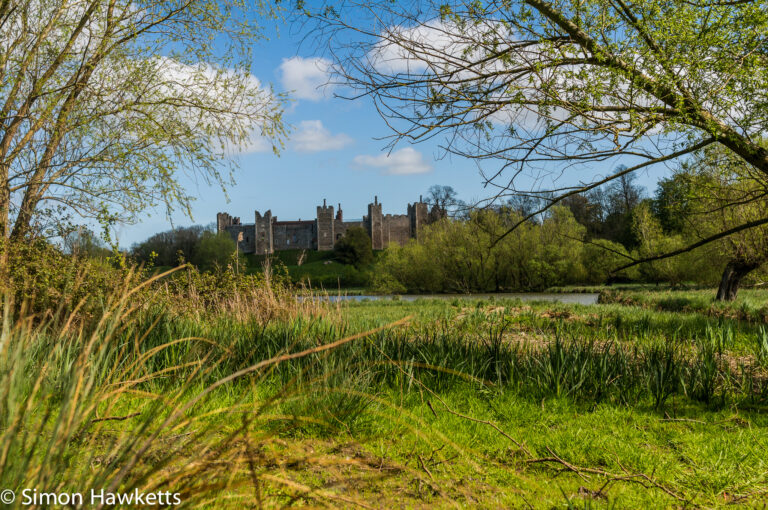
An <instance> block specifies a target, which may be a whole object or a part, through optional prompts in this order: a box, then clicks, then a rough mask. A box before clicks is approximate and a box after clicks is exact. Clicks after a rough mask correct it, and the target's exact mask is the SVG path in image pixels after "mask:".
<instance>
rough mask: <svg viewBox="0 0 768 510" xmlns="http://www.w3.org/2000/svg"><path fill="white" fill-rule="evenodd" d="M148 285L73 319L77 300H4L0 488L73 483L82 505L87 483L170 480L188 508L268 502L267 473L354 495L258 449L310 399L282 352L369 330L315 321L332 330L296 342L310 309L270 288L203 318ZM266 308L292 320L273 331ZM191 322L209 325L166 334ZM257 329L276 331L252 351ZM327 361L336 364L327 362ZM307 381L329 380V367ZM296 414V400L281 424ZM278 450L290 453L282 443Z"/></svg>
mask: <svg viewBox="0 0 768 510" xmlns="http://www.w3.org/2000/svg"><path fill="white" fill-rule="evenodd" d="M129 280H130V279H129ZM156 283H157V282H156V281H154V280H149V281H147V282H145V283H144V284H142V287H140V288H125V289H123V290H122V291H121V292H116V293H115V294H113V295H109V296H108V299H107V301H106V302H105V303H104V306H103V310H102V313H101V314H99V315H98V316H97V317H83V316H81V315H79V314H78V309H77V307H76V309H75V310H74V311H72V312H70V313H68V312H63V311H61V310H60V311H59V312H54V313H46V314H44V315H43V316H42V317H41V315H40V314H35V313H32V312H31V311H30V310H28V309H26V308H25V307H24V306H21V307H14V306H13V305H12V303H10V301H9V299H10V298H7V299H6V303H5V306H4V307H3V316H2V328H0V430H1V431H2V432H1V433H0V487H2V488H3V489H11V490H14V491H16V493H17V495H18V499H17V503H19V502H20V501H21V497H22V496H21V495H22V491H23V490H24V489H30V490H37V491H40V492H45V493H81V494H84V495H85V496H84V497H85V506H88V499H87V498H88V497H89V494H90V491H91V490H95V491H97V492H98V491H105V492H106V493H118V492H119V493H121V494H128V493H131V492H132V491H134V490H139V491H141V492H142V493H164V492H165V491H170V492H171V493H176V494H177V497H178V498H179V500H180V501H182V502H183V504H185V505H187V506H198V505H206V504H210V503H211V502H212V501H214V500H215V501H216V504H215V507H216V508H221V507H225V506H240V505H241V504H242V503H241V502H239V501H240V500H248V501H251V500H253V499H254V498H255V499H256V500H257V501H259V502H261V503H264V502H265V501H269V500H270V498H272V503H273V504H274V503H275V500H274V498H275V497H278V499H277V501H279V497H280V494H282V493H281V492H280V491H277V492H275V490H274V489H271V490H269V491H266V489H265V488H264V487H265V485H270V486H281V487H283V488H284V489H286V490H287V491H288V492H289V493H299V494H300V495H301V497H309V498H310V499H318V498H319V499H321V500H322V499H326V500H337V501H340V502H344V503H355V500H354V498H350V497H346V496H344V495H341V494H336V493H333V492H328V491H323V490H319V489H318V488H317V487H312V486H309V485H307V484H302V483H299V482H297V481H295V480H291V479H289V478H288V477H286V474H285V472H284V470H283V469H282V467H281V465H280V463H279V462H277V461H276V460H275V459H273V460H270V459H269V457H270V456H271V455H275V454H268V453H265V449H267V450H268V449H269V447H270V446H273V445H274V444H275V441H276V439H277V437H278V436H277V435H276V434H278V433H284V432H285V431H286V430H289V429H290V426H291V424H290V423H289V424H288V425H287V426H288V427H289V428H288V429H286V428H285V427H282V428H277V429H276V428H275V427H274V426H273V424H274V423H280V422H281V419H280V418H279V416H278V418H277V420H276V419H275V412H276V410H278V408H280V407H281V406H282V407H286V406H290V405H292V404H291V402H297V401H299V402H306V401H307V400H308V399H310V398H312V397H313V396H312V395H309V394H307V393H306V392H303V393H302V391H303V387H302V386H301V385H296V384H295V381H294V382H293V383H291V382H290V381H289V379H290V378H289V377H288V374H291V375H292V377H293V378H294V379H295V378H296V377H297V376H300V375H301V370H300V369H299V370H295V369H292V368H283V367H284V366H285V365H286V364H287V362H289V361H292V360H297V359H301V358H303V357H319V358H318V359H322V353H323V352H325V351H329V350H331V349H333V348H336V347H338V346H341V345H343V344H345V343H347V342H351V341H353V340H358V339H360V338H364V337H366V336H367V333H365V332H363V333H359V334H357V335H352V336H347V337H346V338H343V339H342V340H339V338H340V337H339V336H338V335H337V333H339V329H337V328H335V327H334V326H333V325H332V324H330V323H329V322H327V321H326V324H325V326H323V331H324V332H325V335H324V339H326V338H331V337H332V338H333V340H334V341H335V342H330V343H328V342H323V341H317V340H318V339H313V340H312V341H308V340H306V339H305V338H306V337H305V335H306V333H307V330H306V328H305V325H306V327H309V328H310V329H313V328H314V329H313V330H317V328H318V327H319V326H317V325H315V322H316V319H313V318H312V317H315V315H313V314H310V313H306V312H307V311H308V309H307V306H308V305H303V304H300V303H297V302H296V301H295V300H293V299H290V298H288V297H287V296H279V295H276V294H275V292H274V290H273V289H272V288H271V286H266V288H262V289H258V288H251V289H248V290H247V291H246V292H243V293H242V295H241V296H240V297H239V298H238V299H239V300H238V301H234V302H232V303H223V304H222V305H221V306H222V308H221V309H218V310H216V313H217V314H218V319H217V320H216V321H214V322H213V324H212V326H211V327H208V325H209V324H208V323H206V322H200V321H199V317H197V319H196V318H195V316H199V315H200V314H201V313H203V311H204V310H209V309H208V308H207V307H206V308H203V307H202V306H201V307H200V308H198V309H196V310H195V309H190V308H187V309H184V310H183V313H181V314H177V313H176V311H173V310H168V309H165V308H164V307H162V306H160V304H161V303H163V302H165V301H163V300H157V299H155V298H156V297H157V296H156V295H155V296H150V297H149V298H147V296H142V295H141V292H143V291H144V290H146V289H148V288H149V287H151V286H152V285H155V284H156ZM152 292H154V293H169V292H171V290H170V289H168V288H155V289H154V290H152ZM166 295H167V294H166ZM145 298H147V299H145ZM193 304H194V302H193ZM190 311H193V312H194V313H190ZM255 311H258V312H259V313H252V312H255ZM312 311H314V312H317V310H312ZM246 317H247V320H246V319H245V318H246ZM273 317H282V318H283V319H282V320H283V321H286V320H287V319H286V318H289V317H292V318H293V319H294V320H293V322H291V323H290V324H289V325H287V326H285V327H284V328H283V329H280V328H276V327H275V326H274V324H273V323H277V321H275V319H273ZM305 317H309V319H306V318H305ZM305 320H306V321H308V322H307V323H304V322H303V321H305ZM195 324H196V325H198V328H193V327H192V326H191V325H195ZM281 324H285V322H281ZM200 327H202V328H203V329H205V330H206V331H204V332H205V333H213V335H197V334H187V335H184V334H180V335H177V333H184V331H183V330H184V329H185V328H188V329H189V331H187V332H189V333H192V331H191V330H192V329H200ZM342 329H343V328H342ZM278 331H279V332H278ZM196 332H197V331H196ZM217 337H218V338H217ZM265 337H269V338H272V339H274V340H275V342H274V343H272V344H270V345H259V347H260V348H256V349H254V345H253V344H251V343H250V342H251V341H253V340H258V339H259V338H265ZM299 338H302V339H305V340H303V341H298V339H299ZM299 344H301V345H299ZM325 370H326V371H329V372H335V371H336V370H335V368H334V367H333V366H330V365H325ZM274 371H277V372H279V373H282V374H283V375H285V376H286V377H285V378H284V379H285V381H286V383H285V384H281V385H278V386H275V391H271V392H269V394H266V395H265V394H263V392H259V391H256V390H255V386H254V384H261V385H264V384H265V381H266V380H267V379H269V378H270V377H271V376H272V373H273V372H274ZM319 380H320V381H323V384H326V385H333V376H332V375H331V374H325V375H323V374H321V377H319ZM233 385H237V388H236V389H233ZM316 393H321V392H316ZM351 402H352V401H351V400H350V399H345V400H339V401H337V402H336V404H337V406H336V407H335V408H329V407H328V406H324V407H323V408H324V409H325V411H326V413H327V415H328V417H331V416H332V417H334V418H335V417H337V416H342V417H344V415H345V414H344V413H345V412H347V413H348V412H350V411H354V409H355V408H356V405H357V404H350V403H351ZM343 406H346V409H343V408H342V407H343ZM305 409H308V407H307V406H305ZM278 414H279V413H278ZM316 415H317V413H316V412H314V413H311V415H310V416H306V419H307V420H308V421H312V420H313V419H314V416H316ZM301 418H302V415H301V414H300V412H298V411H297V412H295V413H294V414H293V418H292V422H296V421H301ZM222 420H223V421H222ZM222 424H226V425H224V426H222ZM299 453H301V452H299ZM281 455H289V456H290V455H292V453H291V452H290V451H285V448H283V451H282V453H281ZM261 491H266V492H264V493H262V492H261ZM168 497H170V496H166V502H167V501H168V499H167V498H168ZM49 502H50V501H43V502H37V504H33V505H31V506H32V507H33V508H36V507H46V506H48V503H49ZM106 506H107V507H109V506H120V505H119V504H118V505H112V504H106Z"/></svg>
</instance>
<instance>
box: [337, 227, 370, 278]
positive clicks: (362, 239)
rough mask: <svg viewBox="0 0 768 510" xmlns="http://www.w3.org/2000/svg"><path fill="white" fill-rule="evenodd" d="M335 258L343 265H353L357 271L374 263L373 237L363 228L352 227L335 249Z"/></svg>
mask: <svg viewBox="0 0 768 510" xmlns="http://www.w3.org/2000/svg"><path fill="white" fill-rule="evenodd" d="M333 250H334V256H335V257H336V259H337V260H338V261H339V262H341V263H343V264H352V265H354V266H355V267H356V268H357V269H360V268H362V267H365V266H367V265H368V264H370V263H371V262H373V248H372V244H371V237H370V236H369V235H368V232H366V231H365V229H364V228H362V227H350V228H348V229H347V231H346V232H345V233H344V236H343V237H342V238H341V239H339V240H338V241H337V242H336V245H335V246H334V248H333Z"/></svg>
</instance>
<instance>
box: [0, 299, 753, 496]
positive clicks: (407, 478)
mask: <svg viewBox="0 0 768 510" xmlns="http://www.w3.org/2000/svg"><path fill="white" fill-rule="evenodd" d="M262 292H263V293H261V294H253V295H251V297H250V301H248V302H240V303H239V304H237V303H234V302H233V303H232V304H230V305H227V306H226V307H219V308H216V309H215V310H211V309H203V308H200V309H198V311H197V312H195V313H180V312H179V311H178V310H177V309H176V308H169V307H168V306H167V305H164V306H157V305H155V304H153V303H155V302H154V301H148V302H146V303H144V304H143V305H142V306H139V307H137V306H135V305H136V302H135V300H132V299H131V297H130V296H122V297H121V296H117V297H115V298H114V300H113V301H110V302H108V303H107V305H106V306H105V308H104V310H103V313H102V316H101V317H100V318H99V320H97V321H95V322H84V321H80V322H79V323H78V320H77V319H75V318H73V317H74V316H67V317H52V318H50V319H49V320H48V321H44V322H39V321H34V320H32V319H31V318H25V316H24V315H23V314H21V315H17V316H16V317H15V318H14V317H12V316H11V315H6V316H5V318H4V327H3V328H2V331H3V333H2V334H3V336H2V342H0V346H2V349H3V351H2V356H1V357H0V358H1V359H2V363H3V369H4V370H3V371H2V372H1V374H2V378H1V379H0V385H2V390H3V394H4V395H6V398H4V400H3V402H4V404H3V405H4V408H3V410H4V413H3V417H4V418H3V419H4V423H3V431H4V432H3V439H2V446H3V452H4V453H3V456H2V458H1V459H0V460H2V462H3V466H2V467H3V469H2V471H1V472H0V482H2V484H3V486H4V487H11V488H14V489H19V488H22V487H38V488H41V487H45V488H46V490H54V489H57V490H65V489H66V490H80V491H85V490H87V489H90V488H99V487H106V488H111V489H114V490H120V491H129V490H132V489H134V488H140V489H141V490H143V491H147V492H151V491H156V490H160V489H163V490H165V489H166V488H167V489H170V490H172V491H174V492H178V493H179V494H180V497H181V498H182V500H183V501H184V502H185V504H187V505H189V506H199V507H208V508H227V507H240V506H242V505H243V504H255V505H257V506H258V505H259V504H262V505H264V506H268V507H272V506H284V505H289V506H290V505H307V504H309V505H315V504H328V505H330V506H350V507H355V506H363V507H389V506H395V505H397V506H400V505H404V506H408V507H419V506H440V507H442V506H445V507H448V506H454V505H456V504H458V505H462V506H479V507H486V508H497V507H499V506H505V507H509V506H512V507H534V508H552V507H563V508H566V507H569V505H575V506H578V507H583V506H590V507H593V506H598V507H603V506H610V507H620V508H628V507H629V508H637V507H640V506H647V507H651V508H657V507H670V506H680V507H682V506H707V507H717V506H723V505H727V504H729V503H733V502H744V503H747V504H759V502H760V501H761V498H762V497H764V496H763V495H764V494H765V491H766V490H768V465H767V462H766V460H765V459H764V451H765V449H766V447H768V443H766V440H765V436H766V435H765V431H766V427H767V426H768V418H766V415H765V410H766V408H768V371H767V368H768V338H767V337H766V335H765V333H764V331H763V330H762V329H760V327H759V325H757V324H752V323H749V322H745V321H739V320H735V319H728V318H724V317H718V318H713V317H709V316H707V315H705V314H702V313H697V312H693V311H691V312H686V313H682V312H667V311H660V310H656V309H653V308H651V307H642V306H628V305H627V304H607V305H598V306H578V305H559V304H552V303H522V302H520V301H505V300H492V301H483V300H476V301H458V300H457V301H455V302H447V301H445V300H419V301H414V302H403V301H391V300H387V301H375V302H373V301H372V302H361V303H357V302H350V303H344V304H333V305H316V304H310V303H304V304H302V303H300V302H296V301H294V300H293V299H292V298H291V297H290V296H289V295H282V294H279V293H278V294H275V293H274V292H273V291H272V290H271V289H269V288H264V289H263V291H262ZM254 307H262V308H258V311H259V313H255V312H256V311H257V308H254ZM206 310H208V311H206ZM30 373H32V374H37V376H36V377H32V378H30V377H28V376H27V375H26V374H30Z"/></svg>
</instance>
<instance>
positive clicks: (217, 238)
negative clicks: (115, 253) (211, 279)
mask: <svg viewBox="0 0 768 510" xmlns="http://www.w3.org/2000/svg"><path fill="white" fill-rule="evenodd" d="M130 255H131V257H132V259H133V260H134V261H135V262H137V263H141V264H144V265H147V264H152V265H154V266H161V267H175V266H178V265H180V264H183V263H186V262H189V263H191V264H193V265H195V266H197V267H198V268H199V269H202V270H212V269H215V268H216V267H226V266H227V264H230V263H232V262H233V260H234V258H233V257H234V256H235V242H234V241H233V240H232V237H231V236H230V235H229V234H227V233H226V232H221V233H216V232H214V231H213V229H212V228H211V227H209V226H208V227H206V226H203V225H193V226H191V227H179V228H176V229H174V230H168V231H166V232H160V233H158V234H154V235H153V236H151V237H150V238H148V239H147V240H146V241H142V242H141V243H137V244H134V245H133V246H132V247H131V250H130Z"/></svg>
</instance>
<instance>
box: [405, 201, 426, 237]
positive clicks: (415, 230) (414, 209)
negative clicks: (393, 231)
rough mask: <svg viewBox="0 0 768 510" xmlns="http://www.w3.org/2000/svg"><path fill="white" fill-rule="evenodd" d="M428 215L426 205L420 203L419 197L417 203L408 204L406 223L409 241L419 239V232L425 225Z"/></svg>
mask: <svg viewBox="0 0 768 510" xmlns="http://www.w3.org/2000/svg"><path fill="white" fill-rule="evenodd" d="M428 214H429V213H428V212H427V204H426V203H424V202H423V201H422V198H421V196H419V201H418V202H416V203H415V204H408V222H409V223H410V235H411V239H418V238H419V231H420V230H421V227H423V226H424V224H425V223H426V221H427V215H428Z"/></svg>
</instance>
